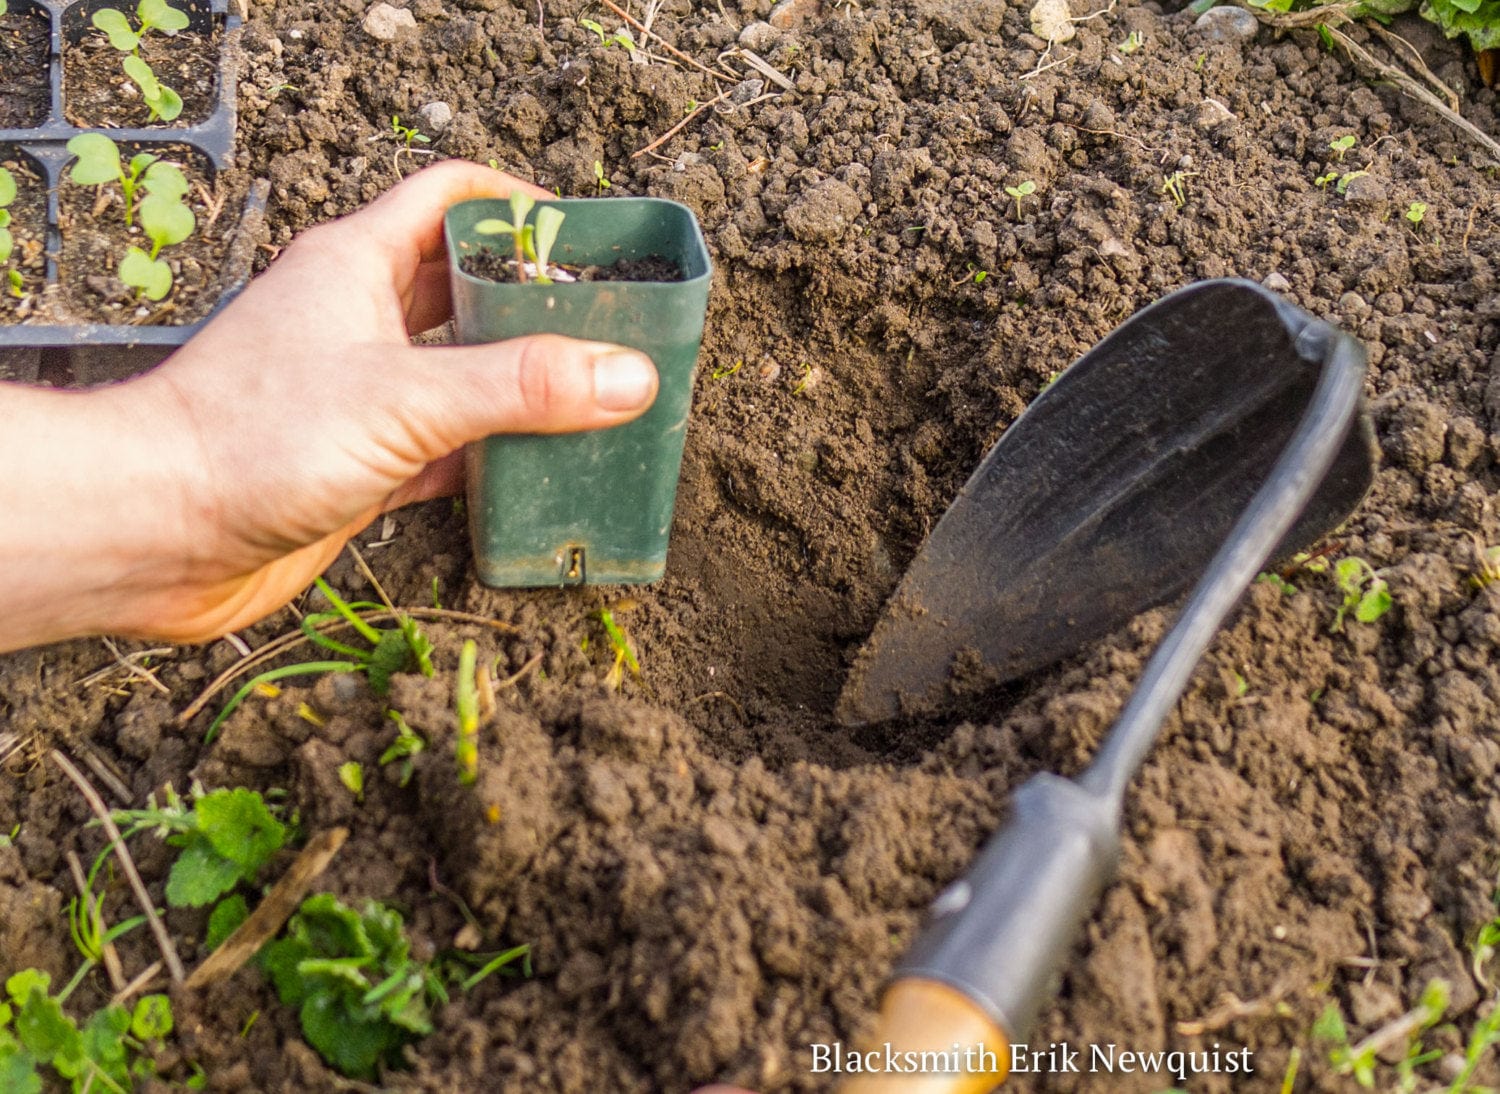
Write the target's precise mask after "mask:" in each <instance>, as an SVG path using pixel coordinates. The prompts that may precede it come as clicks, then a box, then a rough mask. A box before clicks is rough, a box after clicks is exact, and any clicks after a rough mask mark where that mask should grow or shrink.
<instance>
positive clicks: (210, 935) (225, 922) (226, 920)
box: [203, 893, 250, 950]
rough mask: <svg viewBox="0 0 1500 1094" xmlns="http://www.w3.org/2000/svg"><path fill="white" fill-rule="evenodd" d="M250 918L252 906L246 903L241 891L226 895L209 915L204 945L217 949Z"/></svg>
mask: <svg viewBox="0 0 1500 1094" xmlns="http://www.w3.org/2000/svg"><path fill="white" fill-rule="evenodd" d="M249 918H250V907H249V905H247V904H246V903H245V898H244V897H242V896H240V894H239V893H234V894H233V895H231V896H227V897H225V898H224V899H223V900H221V901H219V903H217V904H215V905H214V910H213V911H212V912H210V913H209V916H208V929H207V931H206V932H205V933H204V936H203V945H204V946H206V947H208V949H210V950H217V949H218V948H219V947H220V946H222V945H223V944H224V940H225V939H226V938H228V937H229V936H230V935H232V934H234V932H235V931H237V930H239V927H240V924H241V923H243V922H245V920H247V919H249Z"/></svg>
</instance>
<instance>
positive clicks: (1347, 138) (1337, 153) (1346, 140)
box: [1328, 133, 1359, 163]
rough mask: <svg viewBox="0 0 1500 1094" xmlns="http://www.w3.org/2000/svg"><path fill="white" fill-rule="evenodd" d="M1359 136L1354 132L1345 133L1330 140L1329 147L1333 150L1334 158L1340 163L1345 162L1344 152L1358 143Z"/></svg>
mask: <svg viewBox="0 0 1500 1094" xmlns="http://www.w3.org/2000/svg"><path fill="white" fill-rule="evenodd" d="M1358 141H1359V138H1358V137H1356V136H1355V135H1354V134H1353V133H1345V134H1344V135H1343V136H1342V137H1339V138H1337V139H1336V140H1331V141H1329V142H1328V147H1329V148H1331V149H1332V150H1333V155H1334V158H1335V159H1337V160H1338V161H1339V162H1340V163H1343V162H1344V154H1345V153H1346V152H1348V151H1349V149H1351V148H1353V147H1354V146H1355V144H1356V143H1358Z"/></svg>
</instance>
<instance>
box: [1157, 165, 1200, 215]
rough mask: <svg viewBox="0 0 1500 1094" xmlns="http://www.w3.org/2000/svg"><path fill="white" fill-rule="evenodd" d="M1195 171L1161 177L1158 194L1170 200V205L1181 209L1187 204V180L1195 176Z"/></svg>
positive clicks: (1173, 173) (1178, 172)
mask: <svg viewBox="0 0 1500 1094" xmlns="http://www.w3.org/2000/svg"><path fill="white" fill-rule="evenodd" d="M1197 173H1198V172H1196V171H1173V172H1172V173H1171V174H1170V175H1163V176H1162V180H1161V189H1160V190H1158V191H1157V193H1158V194H1166V195H1167V196H1168V197H1170V198H1171V199H1172V204H1173V205H1175V206H1177V208H1179V209H1181V208H1182V207H1183V206H1184V205H1186V204H1187V180H1188V179H1190V178H1193V177H1194V176H1195V175H1197Z"/></svg>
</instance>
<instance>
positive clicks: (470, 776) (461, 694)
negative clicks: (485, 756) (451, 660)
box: [453, 638, 479, 786]
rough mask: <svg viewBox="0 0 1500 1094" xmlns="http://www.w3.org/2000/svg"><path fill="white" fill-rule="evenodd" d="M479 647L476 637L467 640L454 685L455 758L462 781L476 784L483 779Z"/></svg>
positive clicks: (459, 657)
mask: <svg viewBox="0 0 1500 1094" xmlns="http://www.w3.org/2000/svg"><path fill="white" fill-rule="evenodd" d="M478 661H479V646H478V645H477V644H476V643H475V642H474V640H473V639H472V638H468V639H465V640H464V644H463V648H462V649H461V650H460V651H459V654H458V681H457V683H456V684H455V685H454V705H455V706H456V708H457V711H458V742H457V743H456V744H455V745H454V746H453V758H454V760H455V761H456V762H457V764H458V781H459V782H461V783H463V784H464V785H465V786H471V785H473V783H474V781H475V780H476V779H478V778H479V680H478Z"/></svg>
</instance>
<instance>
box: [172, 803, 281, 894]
mask: <svg viewBox="0 0 1500 1094" xmlns="http://www.w3.org/2000/svg"><path fill="white" fill-rule="evenodd" d="M193 812H194V813H195V814H196V815H197V818H198V827H199V829H200V830H201V831H202V833H203V835H204V836H206V837H207V838H208V842H209V844H210V846H212V847H213V849H214V850H215V851H216V852H218V853H219V854H220V855H222V856H223V857H224V858H226V859H228V860H229V861H230V862H232V863H234V864H235V865H237V866H239V867H240V868H241V870H242V871H243V872H244V875H245V880H247V881H248V880H250V879H251V878H253V877H254V875H255V871H257V870H259V869H260V868H261V867H262V866H263V865H265V863H266V860H267V859H269V858H270V857H271V856H272V855H274V854H275V853H276V852H277V851H279V850H281V848H282V845H283V844H285V843H286V827H285V826H284V825H283V824H282V823H281V822H280V821H279V820H277V819H276V818H275V817H273V816H271V811H270V810H269V809H267V808H266V803H265V801H264V800H263V799H262V798H261V796H260V795H259V794H257V793H256V792H255V791H254V790H248V789H246V788H245V787H243V786H237V787H235V788H234V789H233V790H215V791H214V792H213V793H211V794H204V795H203V796H202V797H200V798H199V799H198V800H197V801H196V802H194V803H193Z"/></svg>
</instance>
